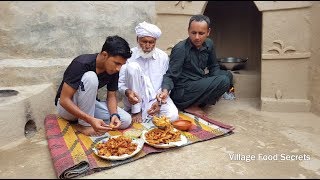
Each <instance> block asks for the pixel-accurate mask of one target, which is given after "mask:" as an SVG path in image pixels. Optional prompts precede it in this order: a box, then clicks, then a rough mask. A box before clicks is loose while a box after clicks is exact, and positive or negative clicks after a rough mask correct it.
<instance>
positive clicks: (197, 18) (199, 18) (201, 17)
mask: <svg viewBox="0 0 320 180" xmlns="http://www.w3.org/2000/svg"><path fill="white" fill-rule="evenodd" d="M192 21H197V22H201V21H205V22H206V23H207V25H208V28H209V27H210V18H209V17H208V16H205V15H202V14H197V15H193V16H192V17H191V18H190V20H189V27H188V29H190V25H191V23H192Z"/></svg>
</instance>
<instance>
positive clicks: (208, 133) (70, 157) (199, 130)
mask: <svg viewBox="0 0 320 180" xmlns="http://www.w3.org/2000/svg"><path fill="white" fill-rule="evenodd" d="M179 116H180V119H187V120H190V121H192V127H191V128H190V129H189V131H181V132H182V134H183V135H185V136H186V137H187V140H188V143H187V144H185V145H183V146H186V145H190V144H193V143H196V142H201V141H206V140H209V139H213V138H217V137H223V136H226V135H230V134H232V133H233V132H232V130H233V129H234V128H233V127H232V126H230V125H226V124H223V123H221V122H219V121H215V120H213V119H210V118H208V117H206V116H201V118H200V117H199V116H194V115H191V114H188V113H184V112H180V113H179ZM149 127H150V126H148V124H144V123H134V124H133V125H132V126H131V127H130V128H128V129H126V130H119V131H109V132H108V133H107V134H106V135H107V136H116V135H122V134H123V133H124V132H125V131H127V130H130V129H140V130H141V129H148V128H149ZM45 129H46V137H47V140H48V147H49V151H50V154H51V158H52V161H53V165H54V168H55V171H56V173H57V177H58V178H60V179H70V178H75V177H81V176H86V175H89V174H92V173H95V172H99V171H102V170H106V169H110V168H113V167H115V166H119V165H121V164H125V163H129V162H132V161H135V160H138V159H140V158H142V157H144V156H146V155H148V154H152V153H159V152H163V151H170V150H171V149H173V148H168V149H158V148H154V147H152V146H149V145H148V144H146V143H145V144H144V146H143V148H142V150H141V151H140V152H139V153H138V154H136V155H135V156H133V157H131V158H129V159H125V160H121V161H109V160H105V159H102V158H100V157H97V156H96V155H95V154H94V153H93V151H92V147H93V146H94V142H95V140H97V137H89V136H85V135H83V134H81V133H77V132H75V131H74V128H73V125H72V124H70V123H68V121H66V120H64V119H62V118H60V117H58V116H57V115H54V114H50V115H47V116H46V118H45ZM106 135H104V136H106ZM183 146H180V147H174V148H183Z"/></svg>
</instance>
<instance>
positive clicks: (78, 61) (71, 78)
mask: <svg viewBox="0 0 320 180" xmlns="http://www.w3.org/2000/svg"><path fill="white" fill-rule="evenodd" d="M97 55H98V53H96V54H83V55H80V56H78V57H76V58H75V59H74V60H73V61H72V62H71V64H70V65H69V66H68V67H67V69H66V71H65V72H64V74H63V79H62V82H61V84H60V87H59V89H58V91H57V95H56V98H55V105H57V102H58V99H59V98H60V94H61V90H62V86H63V83H64V82H65V83H67V84H68V85H69V86H71V87H72V88H73V89H75V90H77V89H78V87H79V86H80V84H81V78H82V76H83V74H84V73H86V72H88V71H93V72H96V58H97ZM118 79H119V73H115V74H112V75H109V74H107V73H106V72H103V73H100V74H98V80H99V86H98V89H100V88H101V87H103V86H105V85H107V89H108V91H117V90H118Z"/></svg>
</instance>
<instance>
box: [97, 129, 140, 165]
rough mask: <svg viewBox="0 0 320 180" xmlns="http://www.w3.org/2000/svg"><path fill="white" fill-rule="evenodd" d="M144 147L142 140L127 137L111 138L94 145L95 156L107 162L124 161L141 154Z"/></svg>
mask: <svg viewBox="0 0 320 180" xmlns="http://www.w3.org/2000/svg"><path fill="white" fill-rule="evenodd" d="M143 145H144V141H142V140H141V139H133V138H131V137H127V136H123V135H120V136H111V137H107V138H105V139H102V140H100V141H98V142H97V143H95V144H94V147H93V148H92V150H93V152H94V154H96V155H97V156H99V157H101V158H103V159H106V160H112V161H117V160H124V159H127V158H130V157H133V156H134V155H136V154H137V153H139V152H140V151H141V149H142V147H143Z"/></svg>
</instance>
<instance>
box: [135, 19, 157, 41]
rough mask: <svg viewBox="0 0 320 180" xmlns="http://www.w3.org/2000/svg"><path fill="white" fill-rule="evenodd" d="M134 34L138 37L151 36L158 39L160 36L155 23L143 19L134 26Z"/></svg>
mask: <svg viewBox="0 0 320 180" xmlns="http://www.w3.org/2000/svg"><path fill="white" fill-rule="evenodd" d="M136 34H137V36H138V37H145V36H151V37H154V38H156V39H158V38H159V37H160V36H161V30H160V29H159V28H158V27H157V26H156V25H153V24H150V23H147V22H145V21H143V22H142V23H139V24H138V26H136Z"/></svg>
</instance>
